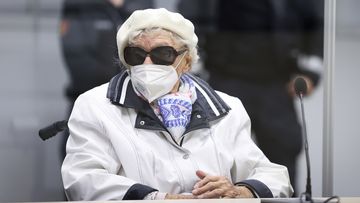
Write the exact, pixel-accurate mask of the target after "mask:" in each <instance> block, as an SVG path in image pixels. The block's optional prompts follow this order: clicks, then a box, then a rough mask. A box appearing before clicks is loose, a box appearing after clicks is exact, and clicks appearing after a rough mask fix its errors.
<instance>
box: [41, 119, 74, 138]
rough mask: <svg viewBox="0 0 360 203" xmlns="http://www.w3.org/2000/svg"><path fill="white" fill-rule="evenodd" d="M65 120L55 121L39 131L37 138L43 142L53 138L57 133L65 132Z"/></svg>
mask: <svg viewBox="0 0 360 203" xmlns="http://www.w3.org/2000/svg"><path fill="white" fill-rule="evenodd" d="M67 122H68V121H67V120H63V121H57V122H55V123H53V124H51V125H49V126H47V127H45V128H42V129H40V130H39V136H40V138H41V139H42V140H43V141H45V140H47V139H49V138H51V137H53V136H55V135H56V134H57V133H59V132H61V131H63V130H66V129H67V128H68V126H67Z"/></svg>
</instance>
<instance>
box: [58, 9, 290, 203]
mask: <svg viewBox="0 0 360 203" xmlns="http://www.w3.org/2000/svg"><path fill="white" fill-rule="evenodd" d="M197 42H198V38H197V36H196V34H195V32H194V26H193V24H192V23H191V22H190V21H189V20H187V19H185V18H184V17H183V16H182V15H180V14H179V13H173V12H169V11H167V10H166V9H164V8H162V9H146V10H137V11H135V12H133V14H132V15H131V16H130V17H129V18H128V19H127V20H126V21H125V22H124V23H123V24H122V26H121V27H120V29H119V30H118V32H117V48H118V54H119V59H120V62H121V64H122V69H121V71H120V73H118V74H117V75H116V76H114V77H113V78H112V79H111V80H110V82H109V83H106V84H103V85H101V86H99V87H96V88H93V89H91V90H89V91H87V92H85V93H83V94H81V95H80V96H79V97H78V98H77V100H76V102H75V105H74V108H73V110H72V113H71V116H70V120H69V129H70V136H69V139H68V142H67V146H66V152H67V154H66V157H65V159H64V162H63V165H62V169H61V172H62V178H63V183H64V188H65V191H66V194H67V197H68V199H69V200H71V201H75V200H84V201H89V200H102V201H105V200H135V199H144V200H157V199H193V198H199V199H201V198H254V197H260V198H265V197H267V198H270V197H289V196H291V195H292V192H293V190H292V187H291V185H290V180H289V176H288V172H287V169H286V167H284V166H281V165H278V164H274V163H272V162H270V161H269V160H268V159H267V158H266V156H265V155H264V154H263V153H262V151H261V150H260V149H259V148H258V147H257V146H256V144H255V143H254V142H253V140H252V139H251V135H250V132H251V131H250V120H249V117H248V115H247V113H246V111H245V109H244V107H243V106H242V103H241V101H240V100H239V99H238V98H235V97H232V96H229V95H227V94H225V93H222V92H217V91H214V90H213V89H212V88H211V87H210V86H209V85H208V84H207V83H206V82H204V81H203V80H201V79H200V78H198V77H196V76H193V75H191V74H190V73H189V70H190V69H191V67H192V64H194V63H196V62H197V60H198V54H197Z"/></svg>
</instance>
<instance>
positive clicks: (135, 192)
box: [123, 183, 157, 200]
mask: <svg viewBox="0 0 360 203" xmlns="http://www.w3.org/2000/svg"><path fill="white" fill-rule="evenodd" d="M154 191H157V190H156V189H154V188H152V187H149V186H146V185H142V184H138V183H137V184H134V185H132V186H131V187H130V188H129V189H128V191H127V192H126V194H125V195H124V198H123V200H142V199H144V197H145V196H146V195H147V194H149V193H151V192H154Z"/></svg>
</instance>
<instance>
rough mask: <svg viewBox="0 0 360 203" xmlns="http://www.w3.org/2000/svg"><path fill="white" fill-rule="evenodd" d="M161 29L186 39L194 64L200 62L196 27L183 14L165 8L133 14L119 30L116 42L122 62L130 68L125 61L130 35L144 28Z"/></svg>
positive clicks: (138, 11) (139, 11)
mask: <svg viewBox="0 0 360 203" xmlns="http://www.w3.org/2000/svg"><path fill="white" fill-rule="evenodd" d="M153 27H159V28H164V29H166V30H169V31H171V32H173V33H176V34H178V35H179V36H180V37H181V38H183V39H185V40H186V42H187V44H186V45H187V46H188V48H189V50H190V55H191V57H192V60H193V62H194V63H195V62H196V61H197V60H198V56H197V51H196V46H197V42H198V37H197V36H196V34H195V29H194V25H193V24H192V22H190V21H189V20H187V19H185V18H184V17H183V16H182V15H181V14H179V13H174V12H170V11H168V10H166V9H164V8H159V9H145V10H137V11H135V12H133V13H132V14H131V15H130V17H129V18H128V19H127V20H126V21H125V22H124V23H123V24H122V25H121V27H120V28H119V30H118V32H117V35H116V41H117V46H118V51H119V53H118V54H119V59H120V61H121V62H122V63H123V64H125V65H127V66H129V65H128V64H127V63H126V62H125V60H124V48H125V46H126V45H127V44H128V41H129V34H130V33H133V32H134V31H138V30H142V29H144V28H153Z"/></svg>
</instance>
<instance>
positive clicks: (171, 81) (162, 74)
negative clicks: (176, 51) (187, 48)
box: [130, 52, 186, 103]
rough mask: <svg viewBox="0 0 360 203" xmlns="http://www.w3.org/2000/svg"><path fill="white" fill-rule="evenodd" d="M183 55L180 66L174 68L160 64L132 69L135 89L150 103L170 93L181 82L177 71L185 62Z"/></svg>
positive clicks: (131, 74) (143, 65) (131, 75)
mask: <svg viewBox="0 0 360 203" xmlns="http://www.w3.org/2000/svg"><path fill="white" fill-rule="evenodd" d="M185 53H186V52H184V53H183V55H182V57H181V59H180V60H179V62H178V64H177V65H176V66H175V67H173V66H171V65H170V66H167V65H158V64H141V65H137V66H133V67H131V68H130V78H131V82H132V84H133V87H134V88H136V90H137V91H138V92H139V93H140V94H141V95H142V96H144V97H145V98H146V99H147V100H148V102H149V103H151V102H153V101H154V100H155V99H157V98H159V97H161V96H163V95H165V94H167V93H169V92H170V91H171V90H172V89H173V88H174V86H175V84H176V82H177V81H178V80H179V76H178V74H177V72H176V69H177V68H178V66H179V65H180V63H181V61H182V60H183V58H184V56H185Z"/></svg>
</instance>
